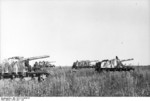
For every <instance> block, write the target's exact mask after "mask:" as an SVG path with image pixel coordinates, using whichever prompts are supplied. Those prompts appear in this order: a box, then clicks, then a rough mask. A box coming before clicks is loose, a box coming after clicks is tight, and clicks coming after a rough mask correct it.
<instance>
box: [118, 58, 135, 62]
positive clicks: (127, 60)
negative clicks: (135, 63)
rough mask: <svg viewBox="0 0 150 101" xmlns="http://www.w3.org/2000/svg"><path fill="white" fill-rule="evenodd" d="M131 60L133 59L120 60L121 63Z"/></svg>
mask: <svg viewBox="0 0 150 101" xmlns="http://www.w3.org/2000/svg"><path fill="white" fill-rule="evenodd" d="M131 60H134V59H133V58H131V59H124V60H121V62H125V61H131Z"/></svg>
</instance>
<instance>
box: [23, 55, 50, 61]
mask: <svg viewBox="0 0 150 101" xmlns="http://www.w3.org/2000/svg"><path fill="white" fill-rule="evenodd" d="M48 57H50V56H48V55H43V56H36V57H30V58H24V59H23V60H22V61H25V60H28V61H30V60H36V59H42V58H48Z"/></svg>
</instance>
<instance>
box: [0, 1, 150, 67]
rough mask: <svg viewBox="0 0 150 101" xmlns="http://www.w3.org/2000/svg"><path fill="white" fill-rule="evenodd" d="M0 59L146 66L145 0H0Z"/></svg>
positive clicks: (149, 7) (149, 50) (148, 9)
mask: <svg viewBox="0 0 150 101" xmlns="http://www.w3.org/2000/svg"><path fill="white" fill-rule="evenodd" d="M0 16H1V22H0V23H1V59H4V58H8V57H12V56H24V57H31V56H39V55H50V58H49V59H48V60H50V61H51V60H52V61H56V64H57V65H72V63H73V62H74V61H76V60H84V59H86V60H87V59H89V60H102V59H112V58H114V57H115V56H116V55H117V56H118V57H119V58H120V59H126V58H134V61H132V62H130V63H133V64H136V65H137V64H138V63H139V64H146V65H147V64H150V2H149V0H1V14H0Z"/></svg>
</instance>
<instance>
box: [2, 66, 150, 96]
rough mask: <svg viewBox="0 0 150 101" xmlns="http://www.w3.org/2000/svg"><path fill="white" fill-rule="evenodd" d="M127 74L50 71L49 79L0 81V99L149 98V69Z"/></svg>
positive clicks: (68, 70) (90, 71)
mask: <svg viewBox="0 0 150 101" xmlns="http://www.w3.org/2000/svg"><path fill="white" fill-rule="evenodd" d="M135 68H136V69H135V71H130V72H102V73H98V72H96V71H94V69H79V70H72V69H71V68H53V69H49V72H50V76H49V77H48V78H47V79H46V80H45V81H43V82H40V83H39V82H38V81H37V80H28V81H25V80H23V81H16V80H13V81H12V80H0V96H38V97H39V96H42V97H45V96H47V97H50V96H150V78H149V77H150V66H147V67H146V66H136V67H135Z"/></svg>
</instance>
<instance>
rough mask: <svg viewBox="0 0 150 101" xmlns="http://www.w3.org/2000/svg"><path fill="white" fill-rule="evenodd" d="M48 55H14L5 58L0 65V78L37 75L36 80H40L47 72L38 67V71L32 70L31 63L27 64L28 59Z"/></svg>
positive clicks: (46, 75) (32, 76)
mask: <svg viewBox="0 0 150 101" xmlns="http://www.w3.org/2000/svg"><path fill="white" fill-rule="evenodd" d="M48 57H49V56H47V55H45V56H36V57H30V58H24V57H19V56H16V57H11V58H8V59H5V60H4V61H3V63H2V64H1V66H0V79H5V78H11V79H14V78H21V79H23V78H24V77H31V78H34V77H38V80H39V81H41V80H43V79H44V78H45V77H48V75H49V73H47V72H46V71H42V70H40V69H39V70H38V71H34V70H33V68H32V67H31V65H30V64H29V61H32V60H36V59H42V58H48Z"/></svg>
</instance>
